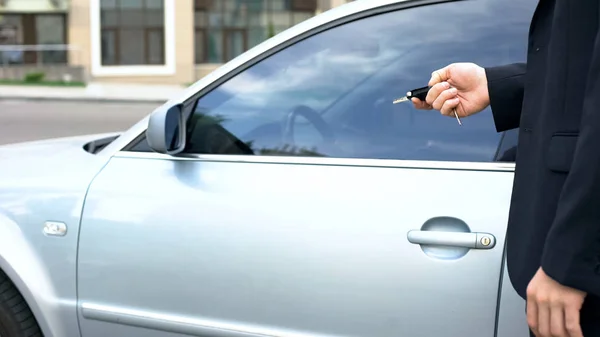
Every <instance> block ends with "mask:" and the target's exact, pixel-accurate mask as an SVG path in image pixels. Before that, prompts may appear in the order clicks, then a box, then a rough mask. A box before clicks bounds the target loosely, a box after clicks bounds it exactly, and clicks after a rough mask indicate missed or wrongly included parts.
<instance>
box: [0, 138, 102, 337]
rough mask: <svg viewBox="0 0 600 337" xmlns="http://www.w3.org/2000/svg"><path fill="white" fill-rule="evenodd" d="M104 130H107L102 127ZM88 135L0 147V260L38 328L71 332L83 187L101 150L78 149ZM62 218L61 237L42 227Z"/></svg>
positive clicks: (60, 333)
mask: <svg viewBox="0 0 600 337" xmlns="http://www.w3.org/2000/svg"><path fill="white" fill-rule="evenodd" d="M108 135H112V134H108ZM103 136H107V135H88V136H80V137H70V138H62V139H53V140H45V141H36V142H27V143H21V144H15V145H5V146H2V147H0V160H1V161H3V162H4V163H6V164H3V165H0V268H2V270H3V271H4V272H5V273H6V274H7V275H8V276H9V277H10V279H11V280H12V281H13V283H14V284H15V286H16V287H17V288H18V289H19V291H20V292H21V294H22V295H23V297H24V298H25V299H26V300H27V303H29V306H30V307H31V309H32V311H33V313H34V315H35V317H36V318H37V320H38V323H39V324H40V326H41V328H42V330H43V333H44V335H45V336H76V335H78V333H79V330H78V325H77V316H76V315H75V313H76V300H77V297H76V256H77V241H78V234H79V233H78V232H79V219H80V215H81V210H82V206H83V201H84V198H85V193H86V191H87V187H88V185H89V183H90V181H91V180H92V178H93V177H94V176H95V175H96V174H97V173H98V172H99V171H100V170H101V169H102V167H103V166H104V165H105V164H106V162H107V161H108V159H109V157H108V156H95V155H92V154H90V153H87V152H86V151H84V149H83V146H84V144H86V143H87V142H88V141H91V140H94V139H98V138H101V137H103ZM56 220H58V221H61V222H64V223H65V224H66V225H67V227H68V231H67V234H66V235H65V236H63V237H48V236H46V235H45V234H44V233H43V229H44V223H45V222H46V221H56Z"/></svg>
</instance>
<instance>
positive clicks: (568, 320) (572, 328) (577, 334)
mask: <svg viewBox="0 0 600 337" xmlns="http://www.w3.org/2000/svg"><path fill="white" fill-rule="evenodd" d="M579 312H580V311H579V308H578V307H576V306H568V307H566V308H565V330H566V331H567V333H568V336H569V337H583V332H582V331H581V324H580V323H579Z"/></svg>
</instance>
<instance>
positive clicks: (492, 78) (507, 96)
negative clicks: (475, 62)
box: [485, 63, 527, 132]
mask: <svg viewBox="0 0 600 337" xmlns="http://www.w3.org/2000/svg"><path fill="white" fill-rule="evenodd" d="M526 68H527V64H526V63H515V64H509V65H504V66H499V67H490V68H485V73H486V77H487V81H488V92H489V95H490V106H491V107H492V114H493V116H494V123H495V124H496V131H498V132H503V131H507V130H511V129H516V128H518V127H519V121H520V119H521V106H522V105H523V92H524V80H525V70H526Z"/></svg>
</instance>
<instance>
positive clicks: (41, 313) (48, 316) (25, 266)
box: [0, 212, 67, 337]
mask: <svg viewBox="0 0 600 337" xmlns="http://www.w3.org/2000/svg"><path fill="white" fill-rule="evenodd" d="M0 270H2V272H3V273H4V274H6V276H7V277H8V279H9V280H10V281H11V282H12V284H13V285H14V286H15V288H16V289H17V290H18V291H19V293H20V294H21V296H22V297H23V298H24V299H25V302H26V303H27V305H28V306H29V309H30V310H31V312H32V313H33V316H34V317H35V320H36V322H37V323H38V325H39V327H40V330H41V331H42V333H43V334H44V336H46V337H51V336H66V335H67V334H66V331H65V328H64V327H63V325H62V323H61V321H60V319H59V315H58V313H57V309H58V308H59V306H61V305H63V303H60V300H59V298H58V297H57V296H56V294H55V291H54V288H53V286H52V283H51V281H50V277H48V274H47V272H46V268H45V266H43V265H42V264H41V263H40V260H39V259H37V258H36V254H35V251H34V250H33V249H32V248H31V246H30V244H29V243H28V242H27V240H26V239H25V238H24V236H23V233H22V232H21V229H20V228H19V226H18V225H17V224H16V223H15V222H14V221H13V220H12V219H10V218H8V217H6V216H5V215H4V214H2V213H1V212H0Z"/></svg>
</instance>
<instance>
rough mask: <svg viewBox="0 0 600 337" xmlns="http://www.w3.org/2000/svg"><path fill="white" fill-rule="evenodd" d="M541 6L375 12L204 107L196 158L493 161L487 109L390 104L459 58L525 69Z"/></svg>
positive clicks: (249, 75) (487, 1) (311, 41)
mask: <svg viewBox="0 0 600 337" xmlns="http://www.w3.org/2000/svg"><path fill="white" fill-rule="evenodd" d="M534 7H535V1H534V0H527V1H525V0H516V1H513V0H511V1H507V0H499V1H491V0H478V1H458V2H445V3H440V4H435V5H428V6H420V7H415V8H410V9H404V10H398V11H394V12H389V13H385V14H380V15H376V16H371V17H367V18H364V19H360V20H357V21H353V22H350V23H347V24H344V25H342V26H338V27H335V28H332V29H329V30H327V31H325V32H322V33H319V34H317V35H314V36H312V37H310V38H308V39H305V40H303V41H300V42H298V43H296V44H294V45H292V46H290V47H288V48H286V49H284V50H282V51H280V52H278V53H276V54H274V55H272V56H270V57H268V58H266V59H265V60H263V61H261V62H259V63H257V64H255V65H254V66H252V67H250V68H249V69H247V70H245V71H244V72H242V73H240V74H238V75H237V76H235V77H234V78H232V79H230V80H228V81H227V82H225V83H223V84H222V85H221V86H219V87H217V88H216V89H214V90H212V91H211V92H209V93H208V94H206V95H204V96H203V97H202V98H200V99H199V100H198V102H197V105H196V108H195V111H194V113H193V114H192V116H191V118H190V120H189V121H188V137H187V139H188V144H187V147H186V152H188V153H209V154H248V155H300V156H327V157H344V158H376V159H379V158H380V159H406V160H441V161H483V162H485V161H493V160H494V158H495V157H496V154H497V152H498V145H499V143H500V138H501V135H500V134H498V133H496V131H495V127H494V123H493V119H492V116H491V111H490V109H489V108H488V109H486V110H485V111H483V112H482V113H479V114H477V115H475V116H472V117H469V118H466V119H464V120H463V126H459V125H458V124H457V121H456V120H455V119H454V118H448V117H443V116H440V114H439V112H437V111H418V110H415V109H414V108H413V107H412V104H411V103H410V102H407V103H403V104H397V105H394V104H392V101H393V100H394V99H396V98H398V97H399V96H402V95H404V94H405V93H406V91H408V90H410V89H413V88H418V87H422V86H424V85H426V84H427V81H428V80H429V78H430V75H431V72H432V71H433V70H435V69H438V68H440V67H443V66H445V65H447V64H449V63H452V62H475V63H477V64H479V65H481V66H491V65H500V64H506V63H512V62H522V61H524V60H525V56H526V45H527V31H528V27H529V21H530V19H531V15H532V13H533V10H534Z"/></svg>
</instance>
